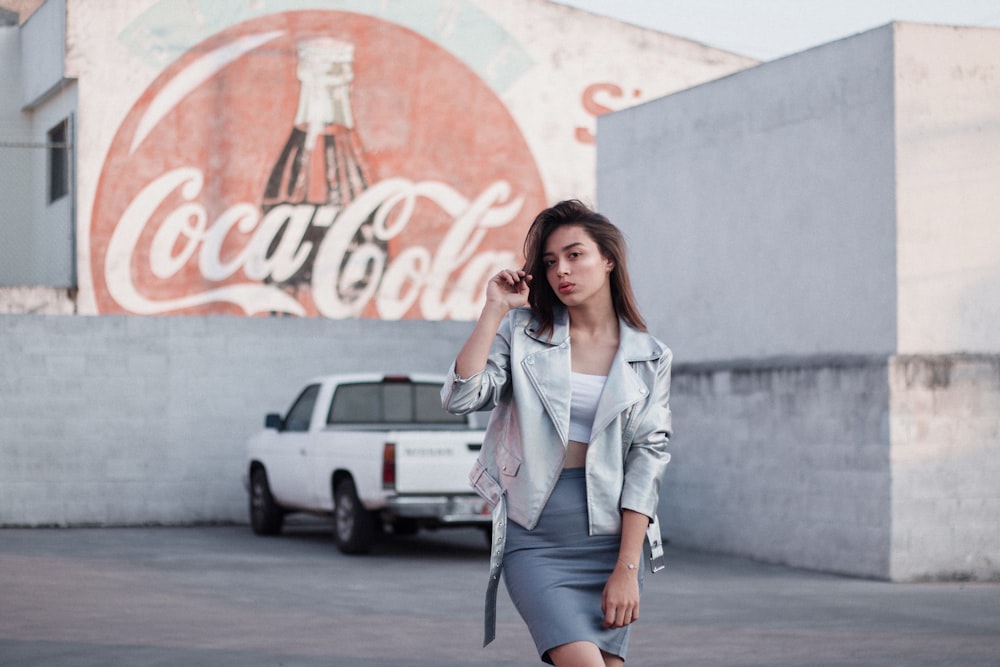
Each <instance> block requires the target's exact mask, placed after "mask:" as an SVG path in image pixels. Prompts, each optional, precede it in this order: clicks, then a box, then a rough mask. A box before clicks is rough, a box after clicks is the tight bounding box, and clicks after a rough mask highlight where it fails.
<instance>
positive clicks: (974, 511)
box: [660, 355, 1000, 581]
mask: <svg viewBox="0 0 1000 667" xmlns="http://www.w3.org/2000/svg"><path fill="white" fill-rule="evenodd" d="M671 402H672V408H673V412H674V428H675V436H674V438H673V441H672V442H671V450H672V452H673V459H672V461H671V464H670V467H669V468H668V471H667V477H666V479H665V481H664V486H663V489H662V492H661V503H660V517H661V519H662V521H663V526H664V535H665V536H666V537H667V538H668V539H670V540H671V541H673V542H675V543H677V544H682V545H685V546H693V547H697V548H701V549H705V550H709V551H721V552H726V553H733V554H738V555H742V556H749V557H752V558H756V559H760V560H764V561H769V562H776V563H785V564H789V565H795V566H799V567H806V568H811V569H817V570H824V571H828V572H839V573H844V574H850V575H856V576H865V577H875V578H879V579H891V580H894V581H914V580H939V579H969V580H980V581H982V580H996V579H1000V357H997V356H975V357H973V356H963V355H955V356H938V357H917V356H901V357H891V358H889V359H887V360H885V359H883V360H880V359H878V358H867V359H866V358H856V359H841V360H837V359H827V360H824V361H822V362H820V361H818V360H817V361H816V362H814V363H812V364H800V365H791V362H785V363H784V364H777V363H774V364H764V363H756V364H751V363H747V364H742V365H733V366H722V365H714V366H712V365H698V364H695V365H684V364H680V365H678V367H677V368H676V369H675V372H674V382H673V395H672V400H671Z"/></svg>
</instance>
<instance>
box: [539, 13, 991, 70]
mask: <svg viewBox="0 0 1000 667" xmlns="http://www.w3.org/2000/svg"><path fill="white" fill-rule="evenodd" d="M556 1H557V2H559V3H560V4H563V5H570V6H573V7H577V8H579V9H585V10H587V11H590V12H593V13H595V14H602V15H605V16H610V17H612V18H616V19H618V20H620V21H625V22H627V23H632V24H634V25H638V26H642V27H644V28H651V29H653V30H658V31H660V32H665V33H670V34H672V35H676V36H678V37H686V38H688V39H693V40H695V41H697V42H701V43H703V44H707V45H709V46H714V47H717V48H720V49H724V50H726V51H733V52H735V53H739V54H741V55H745V56H750V57H751V58H756V59H757V60H763V61H767V60H774V59H775V58H780V57H782V56H786V55H789V54H791V53H797V52H799V51H803V50H805V49H808V48H811V47H813V46H818V45H820V44H825V43H827V42H832V41H836V40H838V39H841V38H843V37H849V36H851V35H854V34H857V33H859V32H865V31H866V30H869V29H871V28H877V27H879V26H882V25H885V24H886V23H890V22H892V21H909V22H913V23H932V24H939V25H958V26H979V27H984V28H998V29H1000V0H556Z"/></svg>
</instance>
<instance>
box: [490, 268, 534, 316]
mask: <svg viewBox="0 0 1000 667" xmlns="http://www.w3.org/2000/svg"><path fill="white" fill-rule="evenodd" d="M530 285H531V276H529V275H528V274H526V273H525V272H524V271H512V270H510V269H503V270H502V271H500V273H498V274H496V275H495V276H493V277H492V278H490V281H489V283H487V285H486V303H487V305H489V304H496V305H502V306H504V307H506V308H507V310H513V309H514V308H520V307H521V306H525V305H527V303H528V292H529V291H530Z"/></svg>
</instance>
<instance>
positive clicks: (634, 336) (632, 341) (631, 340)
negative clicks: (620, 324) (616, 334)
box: [623, 324, 674, 362]
mask: <svg viewBox="0 0 1000 667" xmlns="http://www.w3.org/2000/svg"><path fill="white" fill-rule="evenodd" d="M623 331H627V332H628V333H627V334H626V335H625V336H623V343H624V344H625V345H627V346H628V347H629V348H630V349H629V352H630V354H631V355H635V356H641V357H645V358H648V359H650V360H654V359H658V360H661V361H666V362H670V361H671V360H672V359H673V356H674V353H673V352H672V351H671V350H670V348H669V347H667V345H666V343H664V342H663V341H662V340H660V339H659V338H657V337H656V336H654V335H653V334H651V333H649V332H648V331H642V330H640V329H636V328H634V327H632V326H630V325H628V324H624V328H623Z"/></svg>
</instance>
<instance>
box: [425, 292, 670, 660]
mask: <svg viewBox="0 0 1000 667" xmlns="http://www.w3.org/2000/svg"><path fill="white" fill-rule="evenodd" d="M555 315H556V318H555V323H554V326H553V330H552V332H551V333H550V334H549V335H545V336H543V335H541V334H540V333H539V330H538V329H539V326H538V322H537V321H536V320H535V319H534V317H532V314H531V310H530V309H529V308H519V309H516V310H512V311H511V312H510V313H508V314H507V316H506V317H505V318H504V320H503V322H502V323H501V325H500V328H499V330H498V331H497V335H496V338H495V339H494V342H493V347H492V349H491V350H490V355H489V359H488V361H487V364H486V368H485V369H484V370H483V371H482V372H481V373H479V374H477V375H474V376H473V377H470V378H461V377H459V376H458V375H457V374H456V373H455V366H454V364H453V365H452V368H451V372H449V374H448V376H447V377H448V379H447V380H446V382H445V385H444V387H443V388H442V390H441V402H442V405H443V406H444V408H445V409H446V410H448V411H449V412H453V413H456V414H464V413H468V412H474V411H477V410H488V409H490V408H492V409H493V413H492V415H491V417H490V421H489V423H488V425H487V427H486V434H485V437H484V439H483V448H482V450H481V452H480V455H479V459H478V460H477V463H476V465H475V466H474V467H473V470H472V474H471V476H470V481H471V482H472V486H473V487H474V488H475V489H476V492H477V493H479V495H480V496H482V497H483V498H484V499H485V500H487V501H488V502H489V504H490V506H491V507H492V508H493V522H494V524H493V539H494V545H493V552H492V554H491V563H490V587H489V588H488V589H487V601H486V642H485V643H486V644H488V643H489V642H490V641H492V639H493V635H494V623H495V596H496V586H497V581H498V579H499V575H500V570H501V567H502V559H503V547H504V540H505V537H506V521H507V518H508V517H509V518H510V520H512V521H515V522H517V523H518V524H520V525H521V526H524V527H525V528H527V529H528V530H531V529H532V528H534V527H535V525H536V524H537V523H538V519H539V516H540V515H541V512H542V508H543V507H545V503H546V501H547V500H548V498H549V495H550V494H551V493H552V490H553V488H554V487H555V484H556V482H557V481H558V479H559V474H560V473H561V472H562V469H563V463H564V461H565V458H566V447H567V442H568V437H567V434H568V433H569V412H570V390H571V388H570V382H571V375H570V373H571V363H570V340H569V317H568V313H567V311H566V310H565V309H564V308H561V309H559V310H557V311H556V313H555ZM672 358H673V355H672V353H671V352H670V350H669V349H668V348H667V347H666V346H664V345H663V344H662V343H661V342H660V341H658V340H656V339H655V338H654V337H653V336H651V335H649V334H647V333H643V332H641V331H638V330H636V329H634V328H632V327H630V326H629V325H628V324H626V323H625V322H624V321H622V322H620V334H619V344H618V352H617V354H616V355H615V358H614V361H613V362H612V364H611V369H610V371H609V372H608V378H607V381H606V383H605V385H604V391H603V392H602V394H601V397H600V399H599V401H598V405H597V413H596V416H595V418H594V426H593V429H592V431H591V439H590V443H589V444H588V446H587V459H586V476H587V513H588V517H589V522H590V534H591V535H617V534H619V533H620V532H621V511H622V510H625V509H629V510H633V511H636V512H639V513H641V514H645V515H646V516H648V517H650V518H651V519H652V521H651V522H650V529H649V531H648V537H649V540H650V546H651V551H652V553H651V558H652V560H651V566H652V567H653V570H654V571H656V570H658V569H660V568H661V567H662V553H663V549H662V546H661V545H660V535H659V526H658V524H657V522H656V520H655V519H656V508H657V505H658V502H659V486H660V480H661V479H662V477H663V472H664V469H665V468H666V466H667V463H668V462H669V461H670V454H669V453H668V452H667V442H668V440H669V438H670V432H671V418H670V407H669V397H670V366H671V361H672Z"/></svg>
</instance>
